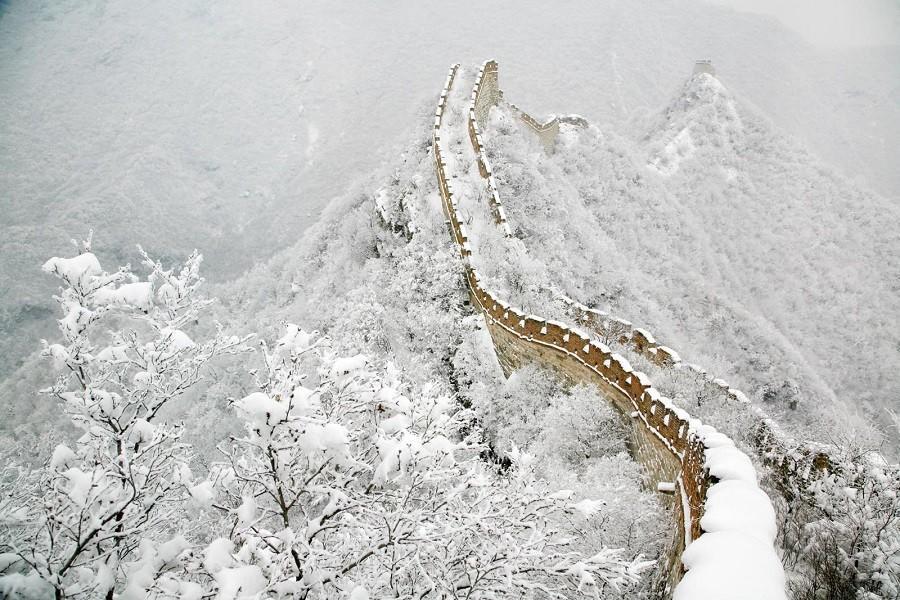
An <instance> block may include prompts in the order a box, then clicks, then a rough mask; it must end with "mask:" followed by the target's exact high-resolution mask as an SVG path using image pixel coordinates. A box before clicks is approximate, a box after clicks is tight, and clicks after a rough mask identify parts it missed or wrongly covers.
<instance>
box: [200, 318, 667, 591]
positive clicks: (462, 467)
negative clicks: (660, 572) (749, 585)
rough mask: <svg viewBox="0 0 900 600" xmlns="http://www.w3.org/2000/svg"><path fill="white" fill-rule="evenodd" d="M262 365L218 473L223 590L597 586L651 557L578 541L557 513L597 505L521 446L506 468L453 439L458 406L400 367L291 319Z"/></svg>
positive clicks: (214, 569) (215, 574) (208, 566)
mask: <svg viewBox="0 0 900 600" xmlns="http://www.w3.org/2000/svg"><path fill="white" fill-rule="evenodd" d="M316 362H317V363H318V367H317V369H316V372H315V373H314V374H313V377H305V375H304V374H305V373H306V374H309V373H308V368H306V367H308V366H309V365H310V364H312V363H316ZM265 363H266V369H265V371H264V372H261V373H259V374H258V377H259V385H260V390H259V391H258V392H255V393H253V394H250V395H249V396H246V397H245V398H242V399H240V400H238V401H236V402H234V407H235V410H236V411H237V413H238V414H239V415H240V417H241V418H243V419H244V420H245V421H246V434H245V435H244V436H243V437H241V438H238V439H234V440H232V442H231V444H230V445H228V446H227V447H223V452H224V454H225V456H226V457H227V460H226V461H224V462H223V463H222V464H219V465H217V466H216V467H215V468H214V469H213V471H212V473H211V480H212V481H214V482H215V487H216V491H217V494H218V498H217V499H216V501H215V504H214V506H216V507H217V508H219V509H220V510H222V511H224V512H225V513H226V514H227V515H228V516H229V517H230V519H231V523H230V527H229V528H228V533H227V534H225V535H223V537H221V538H220V539H216V540H214V541H213V542H212V543H211V544H210V545H209V546H208V548H207V549H206V551H205V554H204V560H203V564H204V569H205V570H206V571H207V572H208V573H209V574H210V575H211V576H212V578H213V579H214V581H215V585H216V587H217V590H218V593H219V595H220V596H219V597H227V598H233V597H235V596H236V595H247V596H252V595H253V594H262V596H261V597H266V598H339V597H340V598H353V599H355V600H359V599H362V598H370V597H371V598H382V597H392V598H439V597H440V598H448V597H449V598H457V597H465V598H496V597H530V596H538V597H548V598H560V597H569V596H568V595H579V594H581V595H586V596H592V595H595V594H596V593H597V592H598V590H600V589H602V588H603V587H604V586H629V585H631V584H633V583H634V582H635V581H637V579H638V574H639V573H640V572H641V571H643V570H644V569H645V568H647V567H648V566H649V565H650V564H652V563H648V562H646V561H642V560H640V559H637V560H629V559H626V558H625V557H623V556H622V553H621V551H619V550H614V549H607V548H604V549H602V550H601V551H599V552H598V553H596V554H595V555H593V556H582V555H579V553H577V552H575V551H574V550H573V548H572V542H571V539H569V538H568V537H567V536H564V535H562V534H561V532H560V531H559V529H558V527H557V525H556V524H557V523H558V522H559V521H560V520H561V519H562V518H564V517H566V516H567V515H568V516H572V515H574V514H576V513H584V514H588V515H589V514H593V513H594V512H596V511H597V509H598V508H599V503H595V502H593V501H590V500H582V501H580V502H575V501H574V500H573V499H572V498H571V492H559V493H555V494H554V493H549V492H548V491H547V490H546V489H545V488H544V487H542V486H541V485H539V484H538V483H537V482H536V481H535V480H534V479H533V477H532V476H531V475H530V469H529V468H528V463H529V460H530V459H529V457H528V456H527V455H525V454H524V453H518V452H517V453H514V454H513V455H512V458H513V462H514V466H513V468H512V469H510V471H509V473H508V474H507V477H505V478H502V479H499V478H497V477H496V475H493V474H491V473H490V472H489V471H487V470H486V466H485V464H484V463H482V462H481V461H480V460H479V459H478V454H479V452H480V450H481V448H480V447H479V446H478V445H473V444H470V443H468V442H467V441H465V440H464V439H462V437H461V436H460V435H458V432H459V431H461V430H462V429H463V427H464V425H466V424H467V422H468V420H469V417H468V416H467V415H465V414H464V411H460V410H458V408H457V406H456V404H455V403H454V402H452V401H451V400H450V399H449V398H447V397H445V396H442V395H440V394H437V393H435V391H434V390H430V389H427V388H426V389H423V390H420V391H417V392H415V393H405V392H404V387H403V385H402V384H401V383H400V379H399V376H398V373H397V372H396V369H393V368H391V367H390V366H388V367H387V368H386V371H385V372H381V373H379V372H377V371H376V369H374V368H373V367H371V366H370V365H369V364H368V362H367V359H366V358H364V357H362V356H356V357H351V358H340V359H336V358H334V357H333V356H329V353H328V352H327V351H325V350H322V349H320V348H319V347H317V346H316V345H315V342H314V341H313V340H312V339H311V338H310V336H309V335H307V334H305V333H303V332H302V331H301V330H299V329H297V328H296V327H289V328H288V331H287V333H286V334H285V336H284V337H282V338H281V339H280V340H279V342H278V344H277V345H276V347H275V348H273V349H268V348H266V349H265ZM312 381H314V383H311V382H312ZM238 590H239V592H238Z"/></svg>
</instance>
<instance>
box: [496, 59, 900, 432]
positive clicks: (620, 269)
mask: <svg viewBox="0 0 900 600" xmlns="http://www.w3.org/2000/svg"><path fill="white" fill-rule="evenodd" d="M632 127H633V131H638V132H640V134H639V135H637V136H634V135H632V133H631V132H629V131H624V132H623V131H615V130H612V129H603V130H601V129H598V128H597V127H593V126H592V127H589V128H586V129H584V128H578V127H573V126H568V125H565V124H563V125H562V131H561V134H560V139H559V140H558V143H557V146H556V149H555V151H554V152H553V153H551V154H549V155H545V154H544V153H543V151H542V149H541V147H540V145H539V143H538V142H537V140H536V139H535V138H533V136H532V134H530V133H529V132H527V131H524V130H522V129H520V127H519V126H518V125H517V124H516V123H515V120H514V117H513V115H512V114H510V113H509V112H506V111H503V110H499V109H495V113H494V115H493V121H492V126H491V127H490V128H489V130H488V131H487V132H486V133H485V134H484V138H485V141H486V143H487V146H488V151H489V153H490V154H491V155H492V158H493V159H494V160H493V163H494V164H495V165H496V168H495V175H496V178H497V180H498V183H499V185H500V187H501V193H502V194H503V197H504V204H505V206H506V210H507V216H508V219H509V221H510V223H511V225H512V227H513V229H514V233H515V235H516V236H517V237H519V238H521V239H522V240H523V242H524V245H525V247H526V248H527V249H528V256H529V259H528V261H529V263H530V264H531V267H530V268H531V269H532V271H534V272H535V273H536V275H535V277H537V278H538V279H537V281H540V280H543V281H544V283H543V286H540V285H539V286H538V287H547V286H549V285H555V286H558V287H559V288H561V289H562V290H563V291H564V292H565V293H567V294H568V295H569V296H571V297H573V298H576V299H578V300H581V301H582V302H585V303H587V304H589V305H594V306H597V307H598V308H602V309H605V310H609V311H610V312H611V313H612V314H613V315H616V316H619V317H622V318H626V319H628V320H630V321H633V322H634V323H635V325H636V326H641V327H646V328H647V329H649V330H650V331H652V332H653V333H654V334H655V335H656V337H657V338H658V339H659V340H661V342H662V343H664V344H666V345H668V346H671V347H673V348H676V349H678V350H679V352H680V353H681V354H682V357H683V358H684V359H685V360H687V361H690V362H695V363H699V364H702V365H704V366H705V367H707V368H708V369H710V370H711V371H712V372H715V373H717V374H720V375H721V376H723V377H725V378H726V379H728V380H729V381H734V382H736V385H738V387H741V388H743V389H746V390H748V391H751V392H752V394H753V396H754V397H755V398H756V399H757V400H758V401H760V402H761V403H762V404H764V405H768V407H769V409H770V410H772V411H773V412H775V413H778V414H779V415H781V416H782V417H783V418H784V419H788V420H790V421H793V422H795V424H796V425H798V426H799V427H800V430H804V429H806V427H807V426H812V427H811V429H812V430H815V429H816V427H819V426H820V425H821V423H815V422H811V421H819V420H821V421H826V422H827V421H828V420H830V419H832V418H833V417H832V415H833V414H834V410H835V408H836V406H837V407H840V411H839V412H840V413H841V414H842V415H843V414H852V415H856V416H857V417H865V418H872V417H874V418H876V419H879V420H881V421H882V422H883V423H884V424H885V425H886V424H887V422H888V414H887V413H886V411H885V409H888V408H891V407H894V406H896V402H897V399H898V398H897V393H898V390H900V378H898V373H900V351H898V342H900V340H898V338H897V332H896V328H895V327H892V326H891V325H890V324H891V323H893V322H896V321H898V320H900V300H898V295H897V288H896V282H897V281H898V280H900V265H898V263H897V262H896V261H891V260H886V258H887V257H889V256H892V255H896V253H897V249H898V248H900V229H898V225H900V209H898V207H897V206H896V205H895V204H894V203H892V202H891V201H889V200H888V199H886V198H883V197H881V196H879V195H877V194H875V193H873V192H870V191H867V190H864V189H860V188H859V187H858V186H856V185H854V184H853V183H852V182H850V181H848V180H846V179H845V178H843V177H841V176H840V175H837V174H835V173H834V172H833V171H832V170H830V169H829V168H828V167H826V166H824V165H823V164H822V163H821V162H819V161H818V160H816V159H815V158H814V157H812V156H811V155H810V154H809V153H808V152H807V151H806V150H804V149H803V148H802V147H800V146H799V145H798V144H797V143H796V141H793V140H791V139H789V138H786V137H784V136H783V135H780V134H779V133H777V131H776V129H775V128H774V126H773V125H772V123H771V122H770V121H768V120H766V119H765V118H764V117H762V116H760V115H759V114H758V113H757V112H756V111H755V110H753V109H752V108H749V107H747V106H746V105H745V104H744V103H743V102H742V101H741V100H740V99H739V98H736V97H735V96H734V95H733V94H732V93H731V92H729V91H728V89H726V87H725V86H724V85H723V84H722V83H721V82H720V81H719V80H718V79H716V78H715V77H713V76H710V75H708V74H700V75H698V76H694V77H692V78H690V79H688V81H687V82H686V83H685V84H684V85H683V87H682V89H680V90H679V91H678V92H677V93H676V94H675V95H674V98H673V100H672V101H671V102H670V103H669V104H668V105H666V106H665V107H664V108H663V109H662V110H660V111H659V112H657V113H655V114H653V115H652V116H648V117H647V118H645V119H643V120H641V121H639V122H635V123H632ZM526 272H527V270H526ZM501 274H502V273H501ZM498 275H500V274H498ZM535 301H538V300H537V299H536V300H535ZM540 302H541V303H542V308H543V307H550V306H551V305H550V304H549V303H548V302H547V301H546V300H540ZM549 309H550V310H553V309H552V308H549ZM793 408H797V410H796V411H795V410H792V409H793ZM843 418H844V417H843V416H842V417H839V418H837V421H841V420H842V419H843ZM862 420H863V419H860V421H862ZM826 429H827V428H826ZM820 434H821V432H820ZM896 435H897V432H892V439H896V437H895V436H896Z"/></svg>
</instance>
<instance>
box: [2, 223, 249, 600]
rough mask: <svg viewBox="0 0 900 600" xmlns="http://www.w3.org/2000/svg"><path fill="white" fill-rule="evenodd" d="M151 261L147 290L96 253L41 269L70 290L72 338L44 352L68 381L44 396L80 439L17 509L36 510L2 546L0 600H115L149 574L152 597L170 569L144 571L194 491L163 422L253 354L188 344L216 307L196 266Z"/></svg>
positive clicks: (65, 332) (192, 260) (23, 513)
mask: <svg viewBox="0 0 900 600" xmlns="http://www.w3.org/2000/svg"><path fill="white" fill-rule="evenodd" d="M142 254H143V253H142ZM143 257H144V265H145V266H146V267H147V268H148V269H149V270H150V274H149V276H148V278H147V279H146V280H141V279H139V278H138V277H137V276H136V275H134V274H133V273H132V272H131V271H130V269H129V268H128V267H123V268H120V269H119V270H118V271H115V272H112V273H108V272H106V271H104V270H103V269H102V268H101V266H100V262H99V260H98V259H97V257H96V256H95V255H94V254H93V253H92V252H91V247H90V240H88V241H86V242H84V244H83V246H82V248H81V252H80V253H79V254H78V255H76V256H74V257H72V258H51V259H50V260H48V261H47V262H46V264H45V265H44V271H45V272H47V273H51V274H53V275H55V276H56V277H58V278H59V279H60V280H61V281H62V284H63V286H62V290H61V292H60V294H59V295H58V296H57V297H56V300H57V302H58V303H59V305H60V307H61V309H62V313H63V316H62V318H61V319H60V320H59V321H58V323H59V329H60V333H61V334H62V337H61V339H60V340H59V341H58V342H56V343H52V344H51V343H47V342H45V343H44V351H43V354H44V356H46V357H47V358H48V359H50V360H51V361H52V362H53V363H54V365H55V366H56V367H57V368H58V369H60V370H61V371H62V374H61V375H60V376H59V377H58V379H57V381H56V383H55V384H54V385H53V386H52V387H50V388H48V389H46V390H44V391H45V393H48V394H51V395H52V396H54V397H55V398H56V399H57V400H58V401H59V403H60V406H61V407H62V409H63V410H64V411H65V412H66V413H67V414H68V416H69V417H70V418H71V420H72V422H73V423H74V424H75V425H76V426H77V427H78V428H79V429H80V430H81V431H82V432H83V434H82V435H81V437H80V438H79V439H78V441H77V443H75V444H74V445H73V446H72V447H68V446H66V445H59V446H57V447H56V449H55V450H54V451H53V455H52V457H50V459H49V462H48V463H46V466H45V468H44V469H43V470H42V471H41V472H40V473H39V475H38V477H37V481H36V482H35V483H34V484H33V486H30V487H28V489H27V490H25V491H24V493H23V496H22V497H20V498H18V499H17V501H18V503H19V504H20V506H21V507H27V510H20V511H19V514H18V517H19V519H18V522H17V523H15V524H14V525H15V526H16V527H15V529H16V534H15V537H13V536H12V535H10V536H9V541H7V542H2V545H3V546H4V547H5V548H4V552H5V554H4V557H6V558H4V559H3V560H2V561H0V590H2V593H0V595H10V596H16V595H19V596H22V597H28V594H29V593H37V594H48V595H50V596H53V595H55V597H57V598H63V597H65V598H101V597H107V598H112V597H113V593H114V591H115V590H116V589H117V588H118V589H119V590H121V587H122V586H121V583H122V582H123V581H124V580H125V578H126V576H127V575H126V574H127V573H132V574H133V573H136V572H141V573H142V581H144V582H145V583H146V587H149V586H150V585H151V584H152V583H153V582H154V581H155V580H156V579H157V578H158V576H159V575H160V573H161V569H162V567H163V566H164V565H163V563H158V564H156V565H155V566H154V565H149V564H142V563H139V562H135V561H136V560H137V559H138V557H139V556H140V557H141V558H146V557H147V556H148V555H149V554H148V552H147V551H146V547H147V546H148V545H152V544H155V543H158V542H162V541H163V540H164V539H166V538H168V537H170V536H171V529H170V527H171V526H173V525H174V524H175V520H177V518H178V516H179V514H180V510H179V508H180V502H181V500H182V499H183V498H184V496H185V495H186V493H187V489H188V487H187V486H188V485H189V484H190V483H191V477H190V472H189V470H188V468H187V463H188V460H189V458H190V452H189V448H188V447H187V446H186V445H184V444H182V443H181V442H180V441H179V438H180V436H181V431H182V427H181V426H180V425H177V424H170V423H165V422H164V421H163V420H162V418H161V411H163V410H164V408H165V407H166V405H167V404H169V403H170V402H171V401H172V400H174V399H176V398H178V397H180V396H183V395H184V394H185V393H186V392H187V391H188V390H190V389H191V388H193V387H194V386H195V385H196V384H197V383H198V382H199V381H200V379H201V378H202V376H203V373H204V369H205V366H206V365H207V364H208V363H209V362H210V361H211V360H213V359H214V358H216V357H218V356H222V355H224V354H231V353H235V352H238V351H240V350H241V349H242V347H243V345H242V340H240V339H238V338H236V337H233V336H227V335H225V334H224V333H223V332H222V331H218V332H217V334H216V335H215V336H213V337H212V338H211V339H208V340H196V341H195V340H194V339H192V338H191V337H190V336H189V334H188V333H187V331H188V330H190V328H191V327H192V326H193V324H194V323H195V322H196V320H197V319H198V316H199V314H200V311H201V310H202V309H203V308H205V307H206V306H207V305H208V304H209V302H210V301H209V300H205V299H203V298H201V297H200V296H199V295H198V290H199V287H200V285H201V283H202V281H203V280H202V279H201V278H200V275H199V267H200V262H201V260H202V258H201V256H200V255H199V254H197V253H194V254H193V255H191V256H190V257H189V258H188V259H187V261H186V262H185V264H184V266H183V267H182V269H181V270H180V271H177V272H176V271H172V270H166V269H164V268H163V267H162V265H160V264H159V263H157V262H154V261H153V260H151V259H150V258H149V257H148V256H147V255H146V254H143ZM10 527H11V526H10ZM139 546H140V547H141V550H140V552H139V551H138V548H139ZM157 554H158V553H157ZM176 554H177V553H176ZM167 558H168V560H169V561H171V560H174V558H175V557H174V556H170V557H167ZM35 590H36V591H35ZM131 597H135V596H131Z"/></svg>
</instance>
